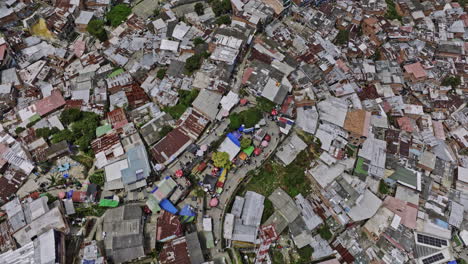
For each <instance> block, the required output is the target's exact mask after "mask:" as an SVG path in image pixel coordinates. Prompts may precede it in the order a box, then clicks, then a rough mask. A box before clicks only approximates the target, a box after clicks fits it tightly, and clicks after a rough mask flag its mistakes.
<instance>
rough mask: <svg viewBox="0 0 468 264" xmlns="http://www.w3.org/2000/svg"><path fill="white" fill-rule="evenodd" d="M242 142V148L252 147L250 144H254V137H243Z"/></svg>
mask: <svg viewBox="0 0 468 264" xmlns="http://www.w3.org/2000/svg"><path fill="white" fill-rule="evenodd" d="M240 144H241V149H246V148H248V147H250V145H252V139H250V138H247V137H243V138H242V139H241V142H240Z"/></svg>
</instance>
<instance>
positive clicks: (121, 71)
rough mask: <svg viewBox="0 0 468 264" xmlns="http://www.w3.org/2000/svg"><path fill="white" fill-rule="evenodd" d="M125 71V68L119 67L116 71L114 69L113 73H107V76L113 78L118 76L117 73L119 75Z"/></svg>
mask: <svg viewBox="0 0 468 264" xmlns="http://www.w3.org/2000/svg"><path fill="white" fill-rule="evenodd" d="M124 72H125V70H124V69H122V68H118V69H117V70H115V71H113V72H112V73H110V74H109V75H107V77H108V78H112V77H115V76H117V75H119V74H122V73H124Z"/></svg>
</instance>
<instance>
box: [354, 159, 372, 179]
mask: <svg viewBox="0 0 468 264" xmlns="http://www.w3.org/2000/svg"><path fill="white" fill-rule="evenodd" d="M354 172H355V173H357V174H359V175H364V176H367V175H369V173H368V172H367V170H366V169H365V168H364V159H363V158H361V157H359V158H358V160H357V162H356V167H355V168H354Z"/></svg>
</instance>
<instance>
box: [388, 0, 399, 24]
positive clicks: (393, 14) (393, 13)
mask: <svg viewBox="0 0 468 264" xmlns="http://www.w3.org/2000/svg"><path fill="white" fill-rule="evenodd" d="M385 2H386V3H387V13H385V18H386V19H390V20H394V19H397V20H400V21H401V20H402V16H400V15H399V14H398V12H397V10H396V4H395V2H393V0H385Z"/></svg>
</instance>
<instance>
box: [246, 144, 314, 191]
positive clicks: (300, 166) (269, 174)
mask: <svg viewBox="0 0 468 264" xmlns="http://www.w3.org/2000/svg"><path fill="white" fill-rule="evenodd" d="M312 159H313V157H312V156H311V155H310V153H308V151H307V150H303V151H302V152H301V153H299V155H298V156H297V157H296V159H295V160H294V161H293V162H292V163H291V164H289V165H288V166H282V165H280V164H278V163H276V162H273V161H268V162H266V163H265V164H264V165H263V166H262V167H260V168H259V169H258V171H252V172H249V173H251V174H253V175H252V177H251V178H250V181H249V182H248V183H247V184H246V186H245V187H244V189H243V190H240V191H239V192H240V193H243V192H245V191H254V192H257V193H259V194H262V195H264V196H269V195H270V194H271V193H272V192H273V191H274V190H275V189H276V188H278V187H281V188H282V189H283V190H284V191H286V193H288V194H289V195H290V196H291V197H294V196H296V195H298V194H302V195H304V196H306V195H307V194H309V193H310V191H311V189H310V184H309V183H310V181H309V178H307V176H306V175H305V173H304V171H305V170H306V168H308V166H309V165H310V162H311V161H312Z"/></svg>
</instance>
